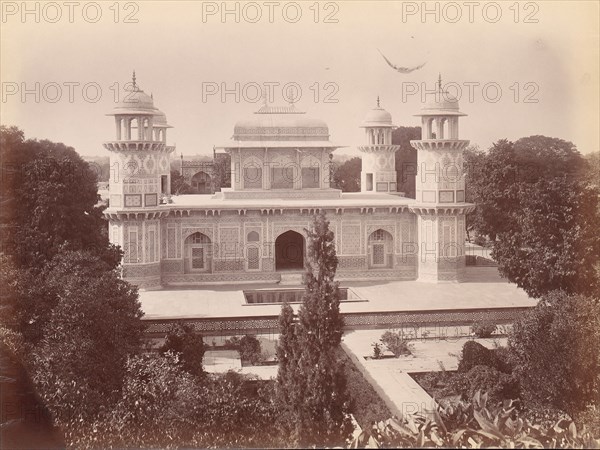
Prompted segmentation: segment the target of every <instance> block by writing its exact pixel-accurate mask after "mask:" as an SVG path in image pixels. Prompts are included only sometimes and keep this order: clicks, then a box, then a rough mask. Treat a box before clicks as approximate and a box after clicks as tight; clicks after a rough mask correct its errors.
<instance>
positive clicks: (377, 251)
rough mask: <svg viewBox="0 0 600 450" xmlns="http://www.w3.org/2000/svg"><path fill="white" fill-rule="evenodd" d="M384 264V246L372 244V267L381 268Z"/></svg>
mask: <svg viewBox="0 0 600 450" xmlns="http://www.w3.org/2000/svg"><path fill="white" fill-rule="evenodd" d="M384 264H385V244H373V265H374V266H383V265H384Z"/></svg>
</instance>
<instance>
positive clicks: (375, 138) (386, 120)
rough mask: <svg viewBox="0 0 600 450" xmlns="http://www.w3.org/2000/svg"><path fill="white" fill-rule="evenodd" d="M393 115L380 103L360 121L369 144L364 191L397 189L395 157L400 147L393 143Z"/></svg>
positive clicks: (362, 180) (365, 154)
mask: <svg viewBox="0 0 600 450" xmlns="http://www.w3.org/2000/svg"><path fill="white" fill-rule="evenodd" d="M393 127H394V126H393V125H392V115H391V114H390V113H389V112H387V111H386V110H385V109H383V108H382V107H381V106H380V105H379V97H377V106H376V107H375V108H373V109H372V110H370V111H369V112H368V113H367V115H366V117H365V119H364V120H363V122H362V124H361V128H364V129H365V137H366V145H361V146H360V147H358V149H359V150H360V151H361V152H362V153H363V157H362V171H361V173H360V190H361V192H396V190H397V189H396V186H397V184H396V157H395V153H396V150H398V149H399V148H400V147H399V146H398V145H392V129H393Z"/></svg>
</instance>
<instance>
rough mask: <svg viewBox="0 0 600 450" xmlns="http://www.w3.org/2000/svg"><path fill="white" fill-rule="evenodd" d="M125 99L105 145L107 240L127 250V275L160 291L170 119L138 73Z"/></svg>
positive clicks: (126, 276)
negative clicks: (143, 86)
mask: <svg viewBox="0 0 600 450" xmlns="http://www.w3.org/2000/svg"><path fill="white" fill-rule="evenodd" d="M122 95H123V99H122V101H121V102H119V103H118V104H117V105H116V106H115V108H114V109H113V111H112V112H111V113H110V114H108V115H109V116H114V118H115V127H116V129H115V135H116V136H115V137H116V139H115V140H113V141H107V142H104V144H103V145H104V148H105V149H106V150H108V151H109V152H110V180H109V194H110V195H109V207H108V208H107V209H106V210H105V211H104V214H105V216H106V217H107V218H108V219H109V237H110V241H111V242H112V243H113V244H116V245H120V246H121V248H122V249H123V251H124V256H123V261H122V266H123V276H124V277H125V278H126V279H127V280H128V281H131V282H132V283H134V284H137V285H138V286H139V287H140V288H157V287H160V285H161V275H160V248H161V247H160V242H161V239H160V235H161V230H160V217H161V216H164V215H166V214H168V209H167V207H166V206H165V205H166V203H168V202H169V199H170V185H171V179H170V178H171V175H170V154H171V153H172V152H173V151H174V150H175V147H173V146H168V145H167V144H166V141H167V129H168V128H171V126H170V125H168V124H167V119H166V116H165V114H164V113H163V112H161V111H160V110H158V109H157V108H156V107H155V106H154V99H153V97H152V96H150V95H148V94H146V93H145V92H144V91H143V90H142V89H140V87H139V86H138V85H137V82H136V78H135V72H134V73H133V80H132V83H128V84H127V85H126V89H125V92H123V93H122Z"/></svg>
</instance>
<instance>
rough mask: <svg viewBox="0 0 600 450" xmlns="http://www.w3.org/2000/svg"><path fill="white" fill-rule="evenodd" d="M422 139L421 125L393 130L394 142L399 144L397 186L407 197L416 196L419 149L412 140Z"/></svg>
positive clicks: (396, 155) (396, 156)
mask: <svg viewBox="0 0 600 450" xmlns="http://www.w3.org/2000/svg"><path fill="white" fill-rule="evenodd" d="M419 139H421V127H398V128H396V129H395V130H393V131H392V144H394V145H399V146H400V148H399V149H398V150H397V151H396V154H395V156H394V157H395V158H396V172H397V188H398V191H399V192H404V194H405V195H406V197H409V198H415V197H416V184H415V182H416V179H415V176H416V173H417V172H418V167H417V150H416V149H415V148H413V146H412V145H410V141H411V140H419Z"/></svg>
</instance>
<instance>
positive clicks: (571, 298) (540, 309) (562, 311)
mask: <svg viewBox="0 0 600 450" xmlns="http://www.w3.org/2000/svg"><path fill="white" fill-rule="evenodd" d="M508 343H509V349H510V351H511V353H512V355H513V357H514V360H515V374H516V375H517V376H518V378H519V380H520V383H521V386H522V388H523V395H524V397H525V398H526V399H527V400H528V401H534V402H539V403H541V404H543V405H549V406H554V407H556V408H558V409H561V410H563V411H566V412H567V413H569V414H570V415H571V417H577V415H578V413H580V412H582V411H585V410H586V408H587V406H588V405H590V404H591V405H596V406H599V405H600V377H598V373H600V352H599V351H598V349H599V348H600V300H598V299H597V298H591V297H584V296H581V295H568V294H566V293H564V292H555V293H552V294H549V295H546V296H544V297H543V298H542V299H541V300H540V302H539V303H538V305H537V306H536V307H535V308H533V309H532V310H529V311H527V312H526V313H525V314H524V315H523V316H522V317H521V318H520V319H519V320H517V321H516V322H515V324H514V326H513V329H512V332H511V333H510V335H509V340H508Z"/></svg>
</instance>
